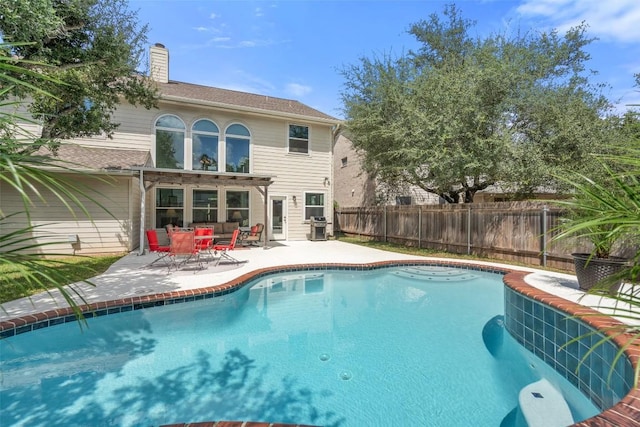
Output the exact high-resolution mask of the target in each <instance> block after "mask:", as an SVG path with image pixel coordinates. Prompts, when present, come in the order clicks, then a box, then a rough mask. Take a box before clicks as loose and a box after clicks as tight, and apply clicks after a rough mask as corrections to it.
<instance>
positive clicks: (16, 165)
mask: <svg viewBox="0 0 640 427" xmlns="http://www.w3.org/2000/svg"><path fill="white" fill-rule="evenodd" d="M8 52H9V45H8V44H6V43H0V82H2V86H0V87H1V89H0V100H2V101H0V183H3V184H5V185H6V186H8V187H9V188H12V189H13V190H14V191H15V192H16V193H17V194H18V195H19V197H20V199H21V201H22V206H23V209H22V211H18V212H11V213H9V214H5V213H4V212H2V211H1V210H0V229H3V230H10V231H4V232H2V233H0V265H2V266H4V267H5V269H6V270H8V271H11V272H12V273H14V274H16V273H17V274H19V275H20V276H21V277H22V278H23V279H24V281H25V282H26V283H28V285H29V286H32V287H33V286H39V287H41V288H42V289H43V290H47V289H49V288H50V287H51V286H53V287H54V288H57V289H58V290H59V291H60V293H61V294H62V295H63V297H64V298H65V300H66V301H67V302H68V303H69V305H70V306H71V307H72V308H73V310H74V312H75V313H76V315H78V316H81V313H80V310H79V308H78V304H77V302H76V301H75V300H74V299H73V298H72V295H71V294H70V291H69V290H67V289H66V288H65V287H64V286H65V285H67V284H68V283H69V280H68V278H67V277H66V276H65V274H64V273H60V269H59V268H57V266H56V263H52V264H47V265H42V264H41V263H38V261H39V260H40V259H41V256H40V255H38V251H39V250H41V249H42V247H43V246H46V245H55V244H59V243H62V242H57V241H55V240H52V241H49V242H47V243H43V242H38V241H35V240H34V238H33V235H34V233H35V232H36V231H38V229H39V228H41V227H43V226H44V224H40V225H33V224H32V223H31V219H30V210H31V209H32V208H33V206H34V205H33V201H32V200H33V199H34V198H35V199H36V200H40V201H42V202H45V203H46V202H47V198H51V197H52V198H54V199H57V200H58V201H60V202H61V203H62V204H63V205H64V206H65V207H66V208H67V210H68V211H69V212H70V214H71V215H72V216H74V217H76V216H77V215H78V213H80V214H82V215H84V216H85V217H88V218H90V215H89V212H88V210H87V208H86V207H85V205H84V202H83V201H82V200H81V199H82V198H86V199H88V200H90V201H91V202H95V203H98V202H97V201H96V200H95V198H93V197H91V195H90V194H89V193H88V192H87V190H86V188H83V187H82V186H81V185H79V184H77V183H75V182H77V180H76V181H75V182H72V181H70V180H65V179H63V178H61V176H60V174H59V173H55V172H53V171H52V170H51V166H54V165H55V169H56V170H57V171H58V172H60V171H74V169H73V165H70V164H65V163H64V162H60V161H55V160H54V159H52V158H51V157H46V156H40V155H37V154H36V152H37V150H38V149H39V148H40V147H41V146H46V145H47V144H48V143H49V141H42V140H38V138H36V137H35V136H34V135H32V134H30V133H29V132H28V131H27V130H26V129H25V128H24V127H23V126H21V123H30V122H31V123H33V122H32V121H31V120H30V119H29V118H28V117H25V116H22V115H20V113H18V111H19V107H20V105H21V101H16V100H13V99H11V97H10V95H11V94H12V92H13V89H15V88H16V87H22V89H27V90H29V91H31V92H37V93H39V94H41V95H45V96H53V95H51V94H48V93H47V92H45V91H44V90H42V89H40V88H39V87H38V86H34V85H32V84H29V83H26V82H24V81H22V80H20V79H18V78H15V77H12V76H11V75H10V72H11V73H14V75H15V73H21V74H22V75H25V76H26V75H28V76H30V77H37V78H38V79H40V81H42V82H45V81H46V82H50V83H51V82H53V83H56V84H61V85H62V84H64V83H63V82H59V81H56V80H54V79H52V78H51V77H48V76H46V75H44V74H41V73H39V72H38V68H37V67H44V65H43V64H39V63H35V62H32V61H22V60H20V59H16V58H14V57H11V56H9V53H8ZM34 141H36V142H35V143H34ZM45 194H46V195H45ZM98 204H99V203H98ZM103 209H104V207H103ZM105 210H106V209H105ZM23 218H26V225H24V224H25V221H24V219H23ZM18 220H20V221H18ZM16 224H21V225H16ZM49 254H50V255H56V254H51V253H49ZM57 263H58V265H59V264H60V263H65V262H64V261H57ZM1 285H2V280H0V286H1ZM71 292H73V291H71ZM78 297H79V298H80V301H82V302H84V301H83V300H82V297H81V296H80V295H78Z"/></svg>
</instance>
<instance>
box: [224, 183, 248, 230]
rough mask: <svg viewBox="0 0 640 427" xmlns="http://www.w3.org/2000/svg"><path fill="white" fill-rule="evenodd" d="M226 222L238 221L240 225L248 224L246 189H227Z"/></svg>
mask: <svg viewBox="0 0 640 427" xmlns="http://www.w3.org/2000/svg"><path fill="white" fill-rule="evenodd" d="M227 222H239V223H240V226H241V227H246V226H248V225H249V192H248V191H227Z"/></svg>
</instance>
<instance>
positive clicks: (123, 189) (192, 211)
mask: <svg viewBox="0 0 640 427" xmlns="http://www.w3.org/2000/svg"><path fill="white" fill-rule="evenodd" d="M150 63H151V76H150V78H152V79H153V80H155V81H156V83H157V86H158V89H159V93H160V100H159V103H158V108H157V109H151V110H147V109H144V108H142V107H134V106H132V105H130V104H127V103H126V102H125V101H123V103H122V104H121V105H120V107H119V108H118V109H117V111H116V114H115V115H114V121H116V122H117V123H120V126H119V128H118V129H117V131H116V132H115V133H114V135H113V138H112V139H109V138H106V137H99V136H97V137H92V138H82V139H80V138H79V139H74V140H73V141H65V142H64V143H63V144H62V145H61V147H60V149H59V152H58V156H59V159H61V160H63V161H68V162H72V163H71V164H72V165H73V168H74V169H75V172H73V173H62V174H61V176H63V175H64V176H66V177H67V178H70V179H71V180H72V181H73V182H76V183H78V185H82V186H83V187H85V188H90V189H91V191H92V192H93V193H92V194H93V195H94V196H93V197H94V198H95V199H96V201H98V202H99V203H101V204H102V205H103V206H105V207H107V208H108V211H109V212H106V211H105V210H104V209H102V208H100V207H97V206H96V205H95V204H94V203H87V206H88V207H89V208H90V214H91V215H90V218H87V217H86V216H85V215H82V214H81V213H78V215H77V216H76V217H73V215H70V214H69V211H68V209H67V208H66V207H65V206H64V204H63V203H62V202H61V201H59V200H56V199H55V198H47V197H45V198H44V199H45V201H41V200H38V199H37V198H34V200H33V203H34V208H33V209H32V217H31V220H32V222H33V223H34V224H35V225H37V226H38V228H37V229H36V231H35V236H34V237H35V238H36V239H38V240H39V241H46V240H50V241H56V242H59V241H61V240H63V241H64V243H63V244H55V245H51V246H50V247H48V248H47V250H48V251H50V252H56V253H70V252H72V251H73V252H75V253H84V254H89V253H108V252H122V251H132V250H135V249H136V248H144V245H145V240H144V239H145V237H144V230H145V229H148V228H163V227H164V226H165V225H166V224H168V223H173V224H176V225H178V226H187V225H189V224H191V223H198V222H216V223H219V222H237V223H239V224H240V226H250V225H253V224H256V223H264V224H265V225H266V227H265V237H266V238H267V239H268V240H304V239H307V238H309V235H310V217H311V216H324V217H326V218H327V220H328V221H329V224H328V226H327V230H326V231H327V233H328V234H331V233H332V230H331V218H332V217H333V190H332V182H331V181H332V179H331V177H332V169H333V167H332V147H333V132H334V130H335V128H336V127H337V125H338V123H339V120H338V119H336V118H334V117H331V116H329V115H327V114H324V113H322V112H320V111H318V110H315V109H313V108H311V107H309V106H307V105H304V104H302V103H300V102H298V101H294V100H289V99H282V98H274V97H270V96H265V95H257V94H251V93H244V92H238V91H233V90H225V89H220V88H215V87H208V86H201V85H195V84H190V83H182V82H177V81H172V80H170V79H169V51H168V50H167V49H166V48H165V47H164V46H163V45H161V44H156V45H155V46H152V47H151V49H150ZM18 205H20V203H19V199H18V197H17V195H16V194H14V193H13V192H12V191H11V190H10V189H9V188H7V186H6V185H5V186H2V184H0V209H2V211H3V212H4V213H5V214H7V213H11V212H13V211H16V210H21V207H18ZM16 226H17V225H16ZM5 227H6V225H5Z"/></svg>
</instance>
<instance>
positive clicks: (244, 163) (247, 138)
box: [224, 124, 251, 173]
mask: <svg viewBox="0 0 640 427" xmlns="http://www.w3.org/2000/svg"><path fill="white" fill-rule="evenodd" d="M224 139H225V144H226V145H225V149H226V153H227V158H226V162H225V163H226V167H227V169H226V170H227V172H240V173H249V170H250V169H249V146H250V143H251V134H250V133H249V129H247V128H246V127H244V126H242V125H239V124H234V125H231V126H229V127H228V128H227V131H226V132H225V138H224Z"/></svg>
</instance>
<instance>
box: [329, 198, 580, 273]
mask: <svg viewBox="0 0 640 427" xmlns="http://www.w3.org/2000/svg"><path fill="white" fill-rule="evenodd" d="M563 215H564V213H563V211H562V209H560V208H558V207H555V206H550V205H548V204H545V203H542V202H535V201H531V202H500V203H482V204H456V205H450V204H449V205H421V206H381V207H362V208H339V209H336V213H335V219H334V229H335V230H336V231H339V232H342V233H345V234H347V235H358V236H362V237H366V238H370V239H374V240H379V241H385V242H392V243H399V244H405V245H409V246H415V247H419V248H429V249H437V250H442V251H446V252H451V253H457V254H469V255H475V256H479V257H490V258H496V259H504V260H510V261H516V262H520V263H523V264H528V265H532V266H548V267H553V268H558V269H562V270H568V271H570V270H572V269H573V259H572V258H571V253H572V252H585V251H589V250H590V248H589V246H588V244H587V243H585V242H578V241H575V240H573V241H570V240H563V241H561V242H552V238H553V236H554V235H556V234H557V231H556V230H555V229H556V227H557V226H558V225H559V221H560V219H561V218H562V217H563Z"/></svg>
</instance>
